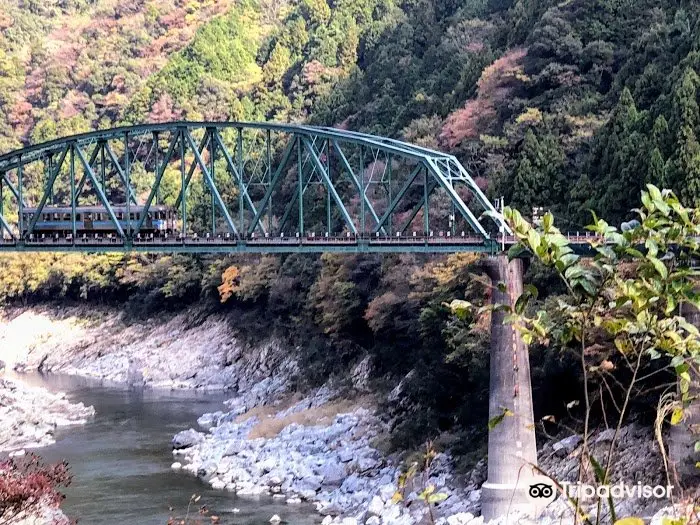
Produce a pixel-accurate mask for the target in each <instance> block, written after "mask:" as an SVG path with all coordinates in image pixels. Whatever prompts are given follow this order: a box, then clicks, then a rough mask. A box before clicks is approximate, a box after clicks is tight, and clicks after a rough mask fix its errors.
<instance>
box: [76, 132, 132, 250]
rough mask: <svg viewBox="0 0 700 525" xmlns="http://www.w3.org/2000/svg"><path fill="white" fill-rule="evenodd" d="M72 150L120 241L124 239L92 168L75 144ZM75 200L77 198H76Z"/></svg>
mask: <svg viewBox="0 0 700 525" xmlns="http://www.w3.org/2000/svg"><path fill="white" fill-rule="evenodd" d="M73 149H74V150H75V152H76V153H77V154H78V158H79V159H80V162H81V164H82V165H83V168H84V170H85V174H86V175H87V176H88V178H89V179H90V182H91V183H92V184H93V185H94V187H95V192H97V196H98V197H99V198H100V200H101V201H102V204H103V205H104V207H105V209H106V210H107V214H108V215H109V218H110V220H111V221H112V222H113V223H114V227H115V228H116V229H117V232H118V233H119V236H120V237H121V238H122V239H123V238H125V235H124V230H122V227H121V225H120V224H119V221H118V220H117V216H116V215H115V213H114V209H113V208H112V205H111V204H110V203H109V201H108V200H107V197H106V196H105V194H104V191H102V188H100V185H99V184H98V183H97V177H96V176H95V172H94V171H93V170H92V167H91V166H90V164H89V163H88V161H87V159H86V158H85V155H84V154H83V151H82V150H81V149H80V147H79V146H78V145H77V144H76V145H74V146H73ZM76 199H77V196H76ZM127 220H128V218H127Z"/></svg>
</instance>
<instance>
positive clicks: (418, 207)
mask: <svg viewBox="0 0 700 525" xmlns="http://www.w3.org/2000/svg"><path fill="white" fill-rule="evenodd" d="M437 187H438V183H437V182H435V181H434V180H433V181H431V182H430V184H429V185H428V191H427V194H428V196H430V195H432V194H433V192H434V191H435V188H437ZM423 207H425V199H424V198H423V199H420V200H419V201H418V202H417V203H416V205H415V206H414V207H413V211H412V212H411V215H410V216H409V218H408V220H407V221H406V222H405V223H404V225H403V227H401V228H400V229H399V230H398V231H400V232H401V233H403V232H405V231H406V229H407V228H408V227H409V226H410V225H411V223H412V222H413V220H414V219H415V218H416V215H418V212H419V211H420V210H421V209H422V208H423Z"/></svg>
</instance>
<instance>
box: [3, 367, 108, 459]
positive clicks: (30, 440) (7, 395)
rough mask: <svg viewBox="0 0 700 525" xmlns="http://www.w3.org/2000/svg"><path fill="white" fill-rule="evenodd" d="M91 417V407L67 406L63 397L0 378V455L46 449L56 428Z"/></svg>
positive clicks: (52, 440) (51, 441)
mask: <svg viewBox="0 0 700 525" xmlns="http://www.w3.org/2000/svg"><path fill="white" fill-rule="evenodd" d="M94 414H95V409H94V408H93V407H86V406H84V405H83V404H82V403H71V402H70V401H68V400H67V399H66V396H65V394H53V393H51V392H49V391H47V390H45V389H43V388H37V387H30V386H27V385H25V384H24V383H22V381H21V380H10V379H6V378H2V377H0V452H3V451H4V452H10V453H11V454H22V453H23V451H24V450H25V449H32V448H38V447H44V446H47V445H50V444H52V443H54V442H55V441H54V437H53V436H54V431H55V430H56V428H58V427H63V426H68V425H80V424H83V423H85V422H86V421H87V420H88V419H89V418H90V417H92V416H93V415H94Z"/></svg>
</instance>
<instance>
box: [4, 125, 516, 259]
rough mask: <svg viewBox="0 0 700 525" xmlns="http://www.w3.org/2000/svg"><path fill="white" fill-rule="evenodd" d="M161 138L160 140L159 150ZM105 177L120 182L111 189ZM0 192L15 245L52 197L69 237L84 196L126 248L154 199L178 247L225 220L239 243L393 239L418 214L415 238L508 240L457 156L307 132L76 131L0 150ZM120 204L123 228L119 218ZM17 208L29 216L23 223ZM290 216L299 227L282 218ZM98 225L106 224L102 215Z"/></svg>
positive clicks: (255, 128)
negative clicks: (166, 216)
mask: <svg viewBox="0 0 700 525" xmlns="http://www.w3.org/2000/svg"><path fill="white" fill-rule="evenodd" d="M166 137H167V139H166ZM195 137H196V138H195ZM160 139H163V140H167V142H165V144H167V150H165V151H164V150H162V149H161V144H162V141H161V140H160ZM165 144H163V146H164V145H165ZM178 146H179V147H178ZM66 158H69V159H70V162H66ZM39 169H41V170H44V171H45V172H46V176H45V177H44V181H45V182H44V185H43V187H42V188H36V187H34V188H33V187H31V184H30V183H28V182H27V181H28V180H30V181H36V180H37V179H38V177H37V176H36V173H37V171H38V170H39ZM178 171H179V173H180V174H179V175H175V174H176V173H178ZM78 172H80V173H78ZM144 172H145V173H144ZM24 173H30V174H31V176H23V174H24ZM66 173H67V175H68V177H69V179H68V181H69V183H70V192H66V191H62V192H60V193H59V195H60V197H59V200H62V202H59V203H55V202H54V194H55V191H54V186H55V185H56V183H57V181H58V180H59V179H60V180H62V181H63V180H64V179H65V176H66ZM221 174H223V176H222V175H221ZM108 177H110V178H111V177H117V180H118V184H116V185H114V184H111V185H109V191H108V189H107V184H106V178H108ZM66 187H67V185H63V186H62V188H66ZM316 187H317V188H318V190H316V189H314V191H307V190H309V189H310V188H316ZM3 188H5V189H7V190H9V191H8V192H7V194H6V196H5V202H4V206H3V203H2V202H0V242H4V241H3V239H4V238H6V237H5V236H4V235H3V234H2V232H7V233H9V235H10V238H11V239H13V240H17V242H18V243H23V242H24V241H27V240H28V239H29V238H30V237H31V236H32V234H33V233H35V231H37V230H38V231H44V230H43V229H42V228H46V225H45V221H46V219H44V220H43V221H44V222H41V221H42V219H40V217H41V216H42V211H43V210H44V209H47V205H48V203H49V202H50V203H51V204H50V205H49V208H48V209H52V207H56V208H61V207H62V208H61V209H68V208H70V210H69V211H70V217H71V219H70V224H68V225H66V227H65V230H64V233H65V232H69V231H71V232H73V233H74V234H75V233H76V232H77V231H78V230H77V228H76V223H77V222H79V221H76V216H77V214H78V213H80V209H81V207H82V206H85V205H84V204H81V203H80V202H79V200H80V199H82V200H83V202H97V206H98V207H99V208H101V209H103V210H104V213H105V215H106V216H107V217H108V218H109V222H108V223H107V224H111V229H112V230H113V233H114V234H115V235H116V237H117V238H119V239H120V242H124V243H126V245H127V246H130V245H132V244H133V242H134V240H135V239H136V238H137V237H138V238H141V233H142V232H143V231H151V233H158V232H154V230H153V226H152V223H151V222H148V226H146V224H147V223H146V220H147V218H148V217H149V213H150V212H151V210H152V209H153V205H154V202H155V203H156V204H158V205H159V206H165V207H166V209H169V210H171V211H170V212H169V213H170V215H169V217H171V219H170V220H171V225H170V226H168V227H167V231H168V232H169V233H170V232H171V233H173V234H178V235H179V237H178V238H180V239H183V242H185V240H186V239H187V238H188V237H189V236H194V238H197V237H198V236H199V237H202V236H206V237H207V238H212V237H217V236H218V237H219V238H221V237H222V235H223V233H219V232H218V230H217V223H220V224H225V230H224V232H226V231H227V232H228V233H225V236H226V239H230V238H231V237H230V236H233V238H236V239H238V240H239V241H246V240H249V239H254V238H255V235H256V234H257V233H260V234H261V235H262V236H263V237H271V238H272V237H277V238H285V237H294V236H296V237H304V236H314V235H321V236H325V237H329V236H330V237H331V238H347V237H349V236H352V238H357V239H363V238H366V239H369V238H372V239H374V240H376V239H377V238H380V237H382V238H387V239H390V238H392V237H396V236H402V235H403V234H404V233H405V231H406V230H407V228H409V227H410V226H411V224H412V223H413V221H414V219H416V217H417V216H418V213H419V212H420V211H421V210H423V224H422V226H421V228H419V230H422V232H421V235H425V236H428V235H432V233H433V230H435V231H437V232H440V235H446V236H449V235H450V233H449V232H450V231H451V232H452V234H453V235H454V231H455V229H456V228H455V223H456V222H459V225H460V227H461V230H462V231H463V232H464V231H467V232H468V235H476V236H477V237H478V238H481V239H482V240H483V241H484V242H485V243H487V244H491V243H492V241H493V239H494V237H495V235H497V234H498V233H496V232H498V231H500V232H501V233H504V234H509V233H511V232H510V230H509V229H508V228H507V226H506V225H505V223H504V222H503V218H502V217H501V216H500V215H499V214H498V213H497V212H496V210H495V209H494V208H493V206H492V205H491V203H490V201H489V200H488V198H487V197H486V196H485V195H484V193H483V192H482V190H481V189H480V188H479V187H478V185H477V184H476V182H475V181H474V180H473V179H472V177H471V176H470V175H469V173H468V172H467V170H466V169H465V168H464V167H463V166H462V165H461V164H460V163H459V161H458V160H457V159H456V158H455V157H454V156H452V155H449V154H445V153H441V152H438V151H433V150H430V149H427V148H424V147H420V146H415V145H412V144H407V143H405V142H401V141H399V140H396V139H390V138H385V137H377V136H373V135H368V134H364V133H358V132H352V131H346V130H342V129H334V128H324V127H313V126H305V125H291V124H268V123H244V122H173V123H162V124H143V125H138V126H129V127H121V128H115V129H111V130H101V131H96V132H93V133H85V134H81V135H75V136H72V137H67V138H62V139H56V140H53V141H49V142H46V143H43V144H37V145H31V146H27V147H25V148H23V149H21V150H17V151H13V152H10V153H7V154H5V155H0V193H1V192H2V189H3ZM195 190H197V191H195ZM163 195H164V196H165V197H164V198H163V199H161V196H163ZM8 198H9V200H8ZM207 199H209V200H207ZM159 201H162V202H159ZM120 206H121V207H124V209H125V210H126V217H127V218H126V227H124V226H123V224H124V222H123V221H122V220H121V216H120V218H118V217H117V215H118V214H117V212H116V209H117V208H118V207H120ZM25 208H31V210H32V211H31V214H30V215H31V217H29V218H28V220H26V221H23V218H25V217H26V214H24V213H22V212H23V210H24V209H25ZM207 208H210V211H208V212H206V213H204V210H206V209H207ZM448 208H451V209H452V212H448V211H446V210H447V209H448ZM162 209H163V208H159V210H162ZM134 210H135V213H134ZM130 212H131V213H130ZM120 213H121V212H120ZM62 217H65V218H67V217H68V214H67V213H64V214H63V215H62ZM134 217H135V218H134ZM293 217H295V218H296V219H295V221H296V223H295V224H294V223H290V221H289V219H290V218H293ZM485 219H486V220H485ZM448 221H449V227H448V226H446V224H448ZM491 223H493V225H494V226H495V229H494V228H493V227H491V226H490V224H491ZM37 224H40V225H41V226H40V227H39V228H37ZM101 224H102V226H101V228H103V229H104V228H105V226H104V224H105V223H104V220H103V221H102V223H101ZM394 226H398V228H395V227H394ZM90 227H91V226H85V225H84V224H82V223H81V226H80V228H90ZM107 228H109V227H107ZM285 229H286V231H285ZM445 232H448V233H445ZM83 233H84V232H83ZM413 235H414V236H415V232H414V234H413ZM462 235H464V234H462ZM73 237H75V235H73ZM73 242H75V241H73Z"/></svg>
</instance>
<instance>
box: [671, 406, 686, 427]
mask: <svg viewBox="0 0 700 525" xmlns="http://www.w3.org/2000/svg"><path fill="white" fill-rule="evenodd" d="M681 421H683V409H682V408H674V409H673V413H672V414H671V424H672V425H677V424H678V423H680V422H681Z"/></svg>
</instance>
